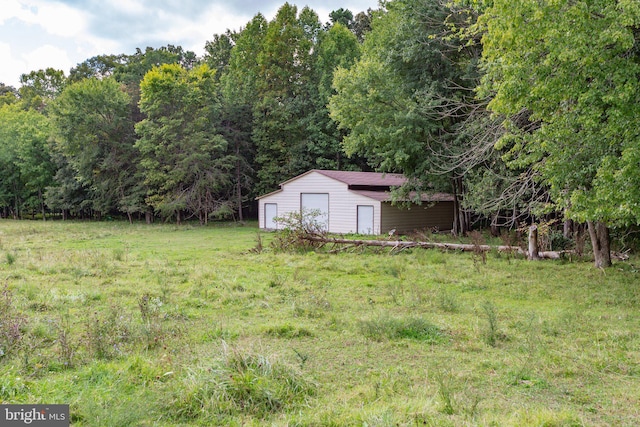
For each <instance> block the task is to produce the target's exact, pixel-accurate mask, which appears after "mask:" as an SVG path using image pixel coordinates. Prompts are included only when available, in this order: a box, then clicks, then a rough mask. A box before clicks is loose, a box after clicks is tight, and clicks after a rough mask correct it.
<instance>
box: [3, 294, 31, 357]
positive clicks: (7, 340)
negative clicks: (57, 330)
mask: <svg viewBox="0 0 640 427" xmlns="http://www.w3.org/2000/svg"><path fill="white" fill-rule="evenodd" d="M26 323H27V318H26V317H25V316H24V315H23V314H22V313H19V312H18V311H17V310H16V309H15V303H14V299H13V292H12V291H11V289H9V285H7V284H5V285H4V287H3V288H2V291H0V362H1V361H2V359H4V358H7V357H10V356H11V355H13V354H15V353H16V351H17V350H18V348H19V347H20V343H21V342H22V338H23V328H24V326H25V325H26Z"/></svg>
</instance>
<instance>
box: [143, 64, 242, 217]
mask: <svg viewBox="0 0 640 427" xmlns="http://www.w3.org/2000/svg"><path fill="white" fill-rule="evenodd" d="M214 74H215V73H214V72H213V71H212V70H211V69H209V67H208V66H206V65H202V66H200V67H197V68H195V69H193V70H191V71H188V70H185V69H184V68H182V67H180V66H179V65H163V66H161V67H158V68H154V69H153V70H152V71H150V72H149V73H147V75H146V76H145V78H144V80H143V81H142V83H141V91H142V96H141V99H140V109H141V111H142V112H144V113H145V114H146V115H147V118H146V119H144V120H143V121H141V122H139V123H138V124H137V125H136V131H137V133H138V134H139V135H140V139H139V140H138V141H137V143H136V147H137V148H138V149H139V150H140V153H141V156H142V158H141V165H142V167H143V175H144V179H145V183H146V184H147V185H148V187H149V193H148V197H147V201H148V203H150V204H151V205H152V206H153V207H154V208H155V209H156V210H157V211H158V212H159V213H160V214H161V216H162V217H164V218H170V217H172V216H176V219H177V222H178V223H179V222H180V215H181V212H182V211H187V212H193V213H194V214H195V215H197V216H198V218H199V219H200V221H201V222H202V223H206V222H207V220H208V217H209V215H210V214H212V213H215V212H217V211H218V210H219V209H220V207H221V206H222V205H224V204H225V203H227V202H228V199H227V194H226V192H227V191H228V188H229V183H230V179H231V178H230V174H231V170H232V167H233V165H234V158H233V156H232V155H230V154H228V153H227V147H228V143H227V141H226V140H225V139H224V138H223V137H222V136H221V135H220V133H219V130H218V128H219V123H220V116H219V114H220V105H219V99H218V93H217V84H216V81H215V79H214Z"/></svg>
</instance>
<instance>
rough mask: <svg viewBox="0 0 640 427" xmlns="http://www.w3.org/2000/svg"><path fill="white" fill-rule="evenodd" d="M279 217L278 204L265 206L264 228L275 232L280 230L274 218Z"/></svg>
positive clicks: (266, 204)
mask: <svg viewBox="0 0 640 427" xmlns="http://www.w3.org/2000/svg"><path fill="white" fill-rule="evenodd" d="M277 216H278V205H277V204H276V203H265V204H264V228H266V229H267V230H275V229H276V228H278V226H277V224H276V222H275V220H274V218H275V217H277Z"/></svg>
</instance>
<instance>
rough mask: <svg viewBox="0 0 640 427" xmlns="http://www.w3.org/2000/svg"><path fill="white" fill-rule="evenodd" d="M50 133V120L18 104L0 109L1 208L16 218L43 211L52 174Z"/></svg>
mask: <svg viewBox="0 0 640 427" xmlns="http://www.w3.org/2000/svg"><path fill="white" fill-rule="evenodd" d="M50 132H51V123H50V120H49V119H48V118H47V117H46V116H44V115H43V114H41V113H39V112H37V111H35V110H28V111H25V110H23V109H21V108H20V106H19V105H18V104H11V105H4V106H2V107H0V141H2V144H1V145H0V166H1V170H2V173H1V174H0V207H4V208H6V209H8V208H9V207H10V209H11V210H12V211H13V214H14V215H15V216H16V217H22V214H23V213H24V211H31V212H34V210H35V211H39V210H42V209H43V206H44V192H45V188H46V187H47V186H48V185H49V184H50V183H51V180H52V179H53V174H54V170H55V168H54V164H53V160H52V157H51V153H50V152H49V145H48V142H47V140H48V138H49V135H50Z"/></svg>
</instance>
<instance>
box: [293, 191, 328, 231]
mask: <svg viewBox="0 0 640 427" xmlns="http://www.w3.org/2000/svg"><path fill="white" fill-rule="evenodd" d="M300 210H301V211H302V214H303V215H307V214H309V213H312V214H313V215H312V218H313V220H314V221H315V223H316V224H317V225H318V226H319V228H320V230H322V231H328V230H329V194H326V193H302V194H300ZM316 214H317V215H316Z"/></svg>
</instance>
